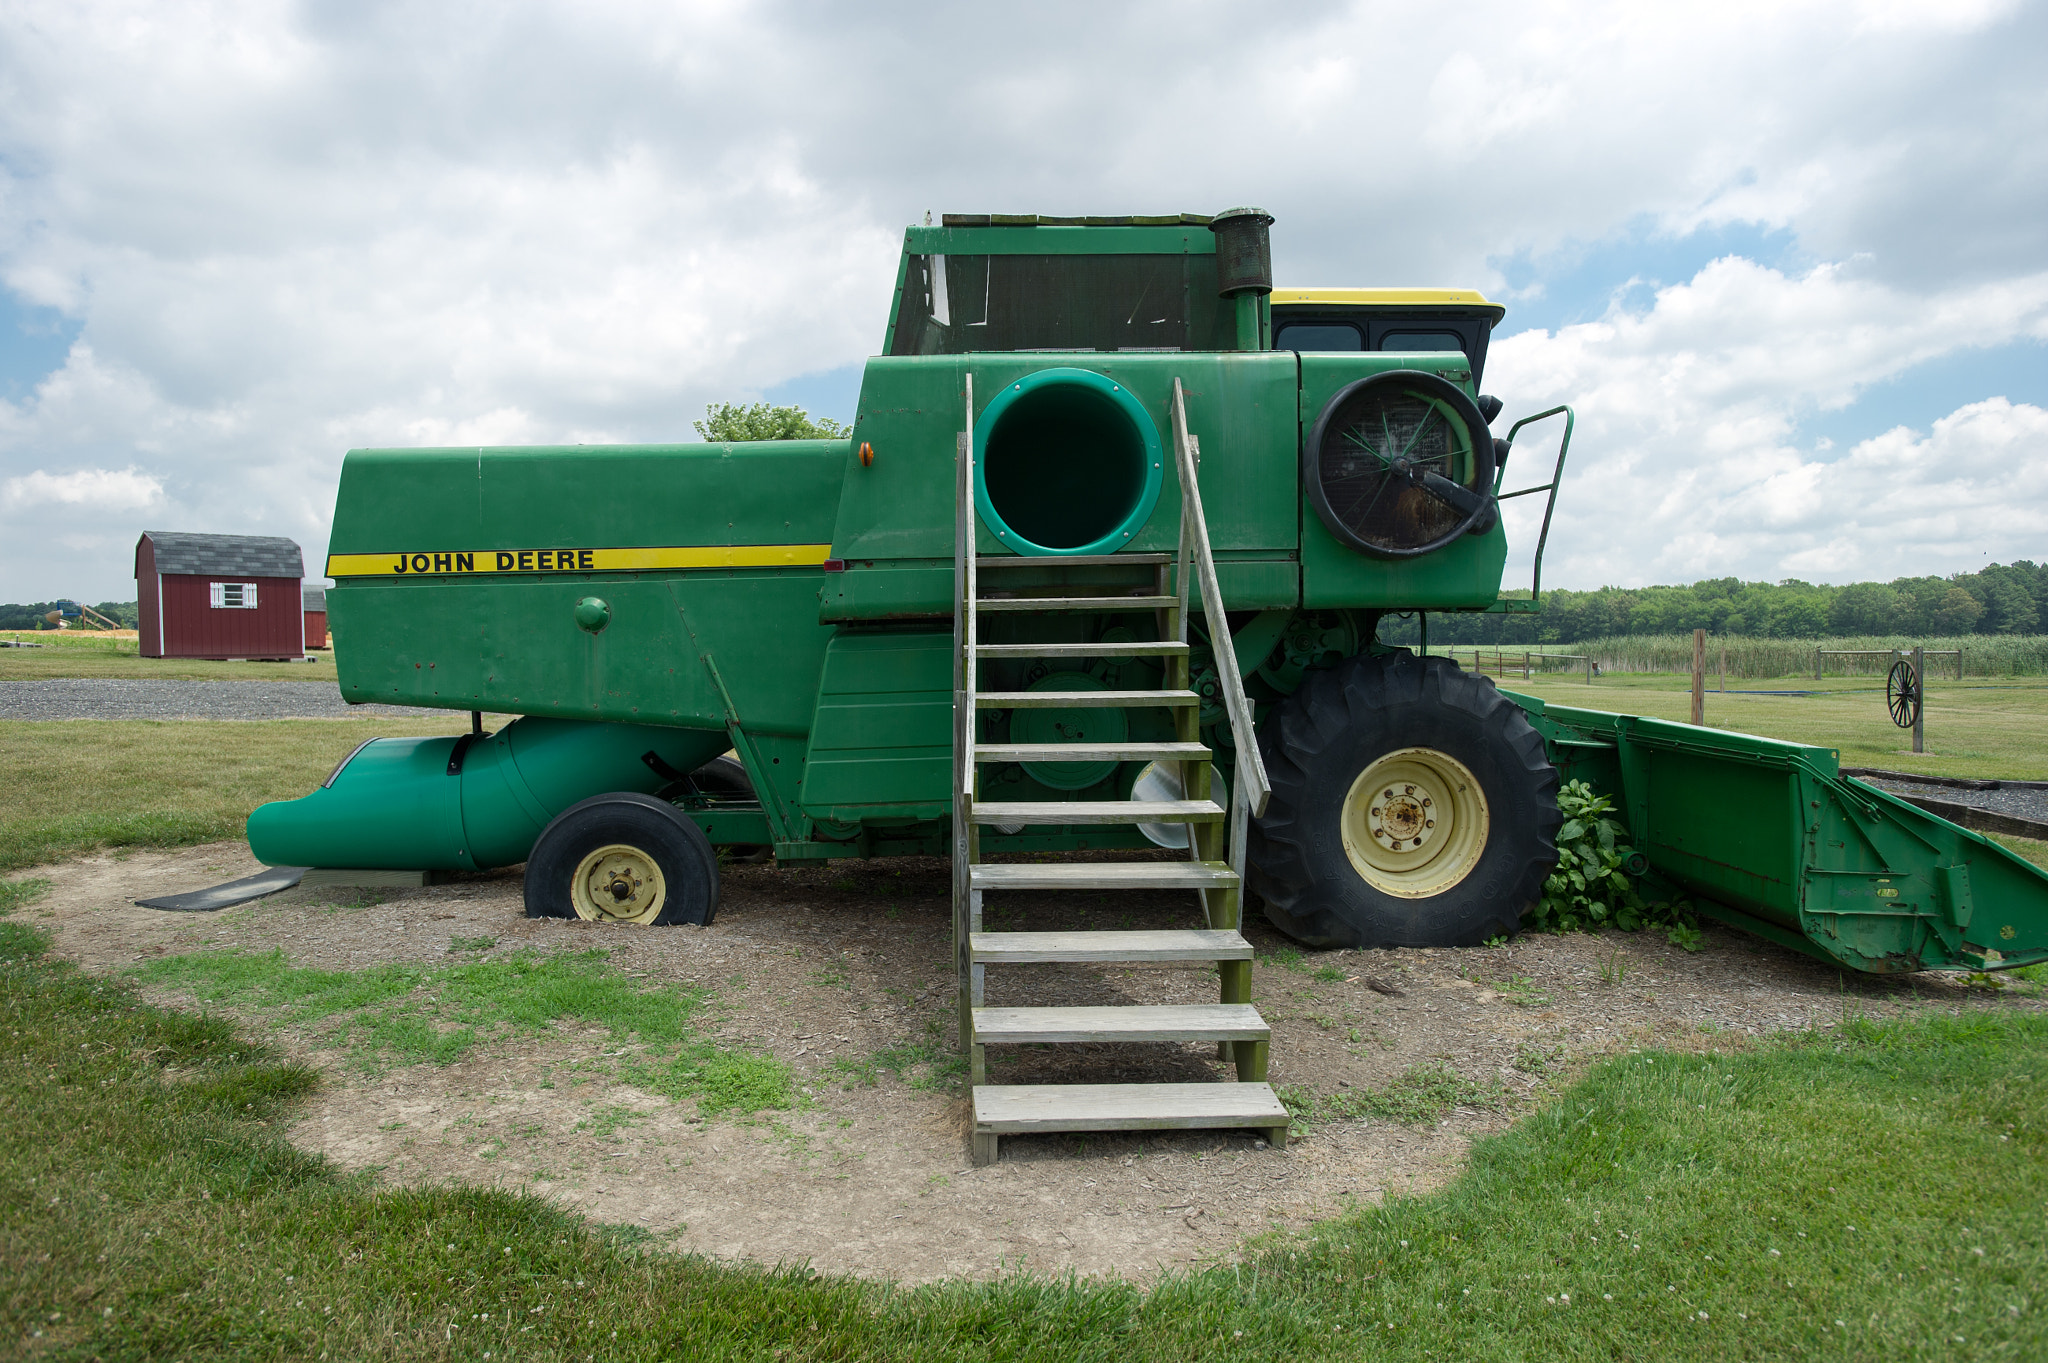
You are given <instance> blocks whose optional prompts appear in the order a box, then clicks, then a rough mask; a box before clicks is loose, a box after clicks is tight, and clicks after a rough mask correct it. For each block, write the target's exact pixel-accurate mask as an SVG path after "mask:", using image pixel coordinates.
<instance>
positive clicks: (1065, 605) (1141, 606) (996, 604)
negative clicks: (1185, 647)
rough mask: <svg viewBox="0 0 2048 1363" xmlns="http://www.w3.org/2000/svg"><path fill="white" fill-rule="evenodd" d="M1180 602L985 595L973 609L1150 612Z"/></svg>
mask: <svg viewBox="0 0 2048 1363" xmlns="http://www.w3.org/2000/svg"><path fill="white" fill-rule="evenodd" d="M1177 604H1179V603H1178V602H1177V601H1176V600H1175V599H1174V598H1173V597H1170V596H984V597H981V598H980V599H979V600H977V601H976V602H975V603H974V608H975V609H976V610H978V611H980V612H981V613H982V614H984V615H989V614H993V613H995V612H997V611H1149V610H1163V609H1165V608H1166V607H1168V606H1173V605H1177Z"/></svg>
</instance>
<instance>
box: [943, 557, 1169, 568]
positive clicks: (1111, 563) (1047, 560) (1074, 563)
mask: <svg viewBox="0 0 2048 1363" xmlns="http://www.w3.org/2000/svg"><path fill="white" fill-rule="evenodd" d="M1171 562H1173V555H1172V554H976V555H975V556H974V566H975V567H977V568H1110V567H1126V566H1128V567H1146V568H1156V567H1158V566H1159V565H1160V564H1162V563H1171Z"/></svg>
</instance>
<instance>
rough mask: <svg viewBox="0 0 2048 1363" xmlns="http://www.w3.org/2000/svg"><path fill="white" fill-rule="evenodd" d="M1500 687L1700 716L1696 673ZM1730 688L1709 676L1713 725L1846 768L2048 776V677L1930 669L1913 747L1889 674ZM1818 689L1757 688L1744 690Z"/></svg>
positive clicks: (1584, 703)
mask: <svg viewBox="0 0 2048 1363" xmlns="http://www.w3.org/2000/svg"><path fill="white" fill-rule="evenodd" d="M1500 686H1501V689H1503V690H1506V691H1520V692H1522V693H1523V694H1525V695H1531V696H1539V697H1541V698H1542V699H1543V700H1545V701H1548V702H1551V703H1553V704H1557V705H1571V706H1576V707H1578V708H1580V709H1585V710H1607V711H1610V712H1614V713H1618V714H1625V715H1648V716H1650V717H1651V718H1653V719H1668V720H1673V721H1676V722H1678V723H1685V722H1688V721H1689V720H1690V719H1691V717H1692V678H1691V677H1689V676H1686V675H1682V674H1680V675H1672V674H1645V673H1623V674H1617V675H1614V676H1609V677H1602V678H1600V679H1599V680H1598V681H1596V682H1594V683H1593V684H1592V685H1590V686H1588V685H1587V684H1586V682H1585V679H1584V678H1583V677H1577V676H1572V675H1564V676H1558V675H1552V676H1547V677H1536V678H1532V679H1531V680H1529V681H1523V680H1522V679H1521V678H1520V677H1519V676H1510V677H1506V678H1503V679H1501V680H1500ZM1728 686H1729V689H1728V690H1727V691H1726V692H1721V691H1716V690H1714V689H1713V687H1714V677H1713V674H1712V673H1711V672H1710V673H1709V674H1708V677H1707V687H1708V690H1707V695H1706V721H1707V727H1709V728H1712V729H1731V730H1734V731H1735V732H1737V733H1745V734H1758V735H1760V736H1762V737H1764V738H1779V739H1784V740H1785V741H1787V742H1790V743H1808V744H1812V745H1814V746H1816V747H1823V748H1834V749H1836V750H1837V751H1839V752H1840V753H1841V755H1842V765H1843V766H1845V767H1877V768H1881V769H1883V770H1886V771H1904V772H1914V773H1917V774H1920V775H1923V776H1956V777H1968V778H1971V779H1978V780H1982V779H1997V778H2001V777H2002V778H2005V779H2007V780H2018V781H2048V677H2012V678H2006V677H1994V678H1983V677H1972V678H1970V679H1968V680H1966V681H1963V682H1954V681H1948V680H1944V679H1940V678H1937V677H1930V678H1929V679H1928V682H1927V701H1926V705H1925V707H1924V712H1925V718H1924V726H1923V727H1924V729H1925V732H1926V740H1927V751H1926V752H1924V753H1916V752H1914V751H1913V735H1912V731H1911V730H1908V729H1901V728H1899V727H1898V726H1897V725H1895V724H1893V723H1892V719H1891V712H1890V711H1889V710H1888V709H1887V708H1886V706H1885V694H1884V678H1882V677H1855V678H1843V677H1830V678H1828V679H1827V680H1826V681H1822V682H1816V681H1814V680H1812V679H1811V678H1799V677H1780V678H1777V679H1774V680H1767V681H1746V682H1745V681H1737V680H1735V679H1733V678H1730V679H1729V682H1728ZM1806 690H1818V691H1819V692H1820V693H1821V694H1819V695H1810V696H1807V695H1793V694H1785V695H1756V694H1750V695H1745V694H1742V692H1744V691H1751V692H1757V691H1782V692H1795V691H1806Z"/></svg>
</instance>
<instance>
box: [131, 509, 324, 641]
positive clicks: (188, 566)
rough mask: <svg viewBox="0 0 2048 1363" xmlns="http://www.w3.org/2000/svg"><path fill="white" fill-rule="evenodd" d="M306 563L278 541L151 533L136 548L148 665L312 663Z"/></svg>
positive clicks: (290, 546) (140, 624) (292, 545)
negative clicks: (165, 661) (303, 584)
mask: <svg viewBox="0 0 2048 1363" xmlns="http://www.w3.org/2000/svg"><path fill="white" fill-rule="evenodd" d="M305 575H306V564H305V558H304V557H303V556H302V555H301V554H300V553H299V546H298V545H297V544H296V543H294V542H293V541H291V540H288V539H282V538H279V537H277V536H274V535H193V534H185V533H182V532H179V531H169V530H149V531H145V532H143V536H142V539H141V540H140V541H138V542H137V543H136V546H135V588H136V598H135V599H136V603H137V608H138V609H137V614H138V616H139V620H138V629H137V631H136V632H137V633H138V634H139V635H140V636H141V643H142V656H143V657H145V658H234V659H240V658H258V659H285V658H303V657H305V656H306V622H305V616H304V613H303V607H302V605H301V603H300V600H299V583H300V581H301V580H302V579H303V578H304V577H305Z"/></svg>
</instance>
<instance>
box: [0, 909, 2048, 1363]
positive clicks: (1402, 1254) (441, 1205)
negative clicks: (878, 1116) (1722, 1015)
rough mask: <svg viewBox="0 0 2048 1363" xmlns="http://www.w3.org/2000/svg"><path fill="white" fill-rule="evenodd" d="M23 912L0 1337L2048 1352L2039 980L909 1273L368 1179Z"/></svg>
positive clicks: (877, 1351)
mask: <svg viewBox="0 0 2048 1363" xmlns="http://www.w3.org/2000/svg"><path fill="white" fill-rule="evenodd" d="M43 944H44V943H43V939H42V937H41V935H40V934H39V933H37V932H36V931H35V930H34V929H31V928H28V927H25V926H22V925H19V924H14V923H7V922H0V1026H4V1027H5V1028H6V1029H7V1033H8V1045H7V1048H6V1050H5V1052H4V1053H0V1210H4V1215H0V1339H5V1340H7V1341H9V1342H8V1344H7V1348H8V1350H9V1351H10V1353H11V1354H12V1355H13V1356H15V1357H22V1358H40V1357H49V1358H79V1359H84V1358H94V1357H98V1358H108V1359H113V1358H136V1359H140V1358H212V1359H242V1358H249V1359H258V1358H262V1359H269V1358H307V1359H312V1358H317V1357H319V1356H321V1355H322V1354H325V1355H327V1356H328V1357H330V1358H336V1359H341V1358H348V1359H362V1358H441V1357H448V1358H465V1359H470V1358H484V1357H490V1358H494V1359H514V1358H517V1359H526V1358H548V1359H555V1358H603V1359H640V1358H647V1359H654V1358H662V1359H667V1358H683V1357H688V1358H692V1359H696V1358H707V1359H715V1358H768V1357H774V1358H800V1359H870V1358H872V1359H985V1358H1017V1359H1024V1358H1046V1359H1060V1360H1078V1359H1115V1360H1127V1359H1175V1360H1178V1359H1188V1358H1196V1357H1201V1358H1218V1359H1273V1358H1288V1359H1300V1358H1354V1357H1375V1358H1378V1357H1385V1358H1427V1357H1437V1358H1452V1357H1455V1358H1508V1359H1521V1358H1527V1359H1603V1360H1604V1359H1616V1358H1681V1357H1683V1358H1715V1359H1723V1358H1726V1359H1774V1358H1785V1357H1793V1356H1808V1355H1812V1356H1819V1357H1840V1358H1873V1359H1874V1358H1885V1359H1895V1358H1896V1359H1917V1358H1935V1357H1939V1358H1944V1359H1980V1358H1981V1359H2009V1358H2038V1357H2042V1356H2044V1354H2048V1301H2044V1299H2043V1294H2042V1291H2041V1284H2042V1283H2043V1282H2048V1236H2044V1227H2043V1215H2042V1210H2043V1206H2044V1204H2048V1016H2044V1015H2043V1014H2042V1013H2041V1012H2039V1011H2038V1010H2028V1009H2022V1008H2011V1007H2007V1008H1984V1009H1970V1010H1966V1011H1964V1012H1962V1013H1961V1014H1960V1015H1947V1014H1943V1015H1921V1016H1919V1017H1917V1018H1915V1019H1914V1020H1911V1021H1901V1022H1896V1023H1885V1024H1876V1023H1871V1022H1865V1021H1860V1020H1857V1019H1856V1018H1854V1017H1853V1016H1851V1017H1847V1018H1845V1019H1844V1020H1843V1022H1842V1023H1841V1025H1838V1026H1836V1027H1834V1028H1832V1029H1829V1030H1821V1031H1817V1032H1815V1033H1812V1034H1808V1035H1801V1036H1796V1037H1788V1038H1784V1039H1781V1040H1777V1041H1773V1042H1769V1043H1763V1044H1757V1045H1754V1046H1751V1047H1750V1048H1748V1049H1746V1050H1742V1051H1738V1052H1736V1053H1734V1054H1727V1055H1699V1054H1673V1053H1665V1052H1657V1051H1644V1052H1640V1053H1631V1054H1628V1055H1622V1056H1617V1057H1614V1058H1612V1059H1610V1060H1607V1061H1604V1062H1602V1063H1601V1064H1599V1065H1597V1066H1596V1067H1595V1068H1594V1069H1593V1070H1592V1071H1591V1072H1590V1073H1589V1074H1588V1075H1587V1076H1586V1077H1585V1078H1584V1079H1583V1080H1581V1081H1580V1082H1578V1083H1576V1084H1574V1085H1573V1086H1571V1087H1570V1088H1569V1089H1567V1090H1566V1091H1564V1092H1563V1093H1561V1094H1559V1095H1556V1096H1555V1097H1554V1098H1553V1099H1552V1100H1551V1101H1550V1102H1549V1103H1548V1104H1547V1105H1546V1106H1544V1107H1543V1108H1542V1110H1540V1111H1538V1112H1537V1113H1536V1114H1534V1115H1533V1116H1531V1117H1530V1118H1528V1119H1527V1120H1525V1121H1523V1122H1522V1123H1521V1124H1519V1125H1518V1126H1516V1127H1515V1128H1513V1129H1512V1130H1509V1131H1507V1132H1505V1133H1503V1134H1500V1135H1497V1136H1492V1137H1488V1138H1486V1139H1484V1140H1482V1141H1480V1142H1478V1143H1477V1144H1476V1146H1475V1147H1474V1150H1473V1152H1472V1159H1471V1163H1470V1166H1469V1167H1468V1168H1467V1170H1466V1171H1465V1173H1464V1174H1462V1175H1461V1176H1460V1177H1459V1178H1458V1179H1457V1180H1456V1181H1455V1182H1454V1183H1453V1184H1452V1185H1451V1186H1450V1187H1449V1188H1447V1189H1445V1190H1443V1191H1441V1192H1439V1193H1436V1194H1432V1195H1430V1196H1426V1197H1418V1198H1412V1199H1394V1200H1391V1201H1389V1202H1388V1203H1387V1204H1385V1205H1384V1206H1381V1207H1361V1208H1359V1209H1357V1210H1355V1211H1353V1212H1351V1213H1349V1214H1346V1215H1343V1216H1340V1217H1338V1218H1336V1219H1334V1220H1332V1221H1329V1222H1326V1223H1324V1224H1323V1225H1322V1226H1320V1227H1319V1228H1317V1230H1316V1231H1315V1232H1314V1233H1313V1234H1311V1235H1308V1236H1305V1237H1301V1238H1299V1239H1293V1240H1288V1241H1285V1242H1281V1243H1275V1244H1272V1245H1269V1246H1267V1247H1264V1248H1262V1249H1259V1250H1257V1251H1256V1252H1254V1253H1252V1254H1251V1255H1250V1256H1249V1257H1248V1258H1247V1259H1246V1260H1245V1261H1244V1262H1243V1263H1242V1264H1239V1265H1229V1266H1223V1267H1218V1268H1212V1269H1209V1270H1206V1271H1202V1272H1196V1273H1193V1274H1188V1275H1183V1276H1172V1277H1167V1278H1165V1279H1162V1280H1160V1281H1159V1282H1158V1283H1157V1284H1155V1285H1154V1286H1153V1288H1152V1289H1151V1290H1150V1291H1141V1290H1140V1289H1138V1288H1136V1287H1133V1286H1130V1285H1126V1284H1120V1283H1100V1282H1089V1281H1062V1280H1048V1279H1043V1278H1030V1277H1013V1278H1008V1279H1004V1280H1001V1281H998V1282H994V1283H969V1282H949V1283H942V1284H938V1285H934V1286H930V1287H924V1288H918V1289H899V1288H894V1287H891V1286H889V1285H886V1284H878V1283H867V1282H860V1281H855V1280H851V1279H846V1278H827V1277H819V1276H814V1275H812V1274H810V1273H808V1272H806V1271H805V1270H803V1269H802V1268H801V1267H791V1268H782V1269H775V1270H771V1269H767V1268H764V1267H758V1266H729V1265H721V1264H717V1263H713V1262H711V1261H708V1260H704V1259H700V1258H694V1257H687V1256H679V1255H670V1254H664V1253H659V1252H654V1251H651V1250H649V1249H647V1248H646V1247H645V1246H644V1245H636V1244H635V1243H634V1237H633V1236H632V1235H631V1234H630V1233H622V1232H617V1231H613V1230H610V1229H607V1228H606V1227H603V1226H598V1225H593V1224H590V1223H588V1222H585V1221H583V1220H581V1219H580V1218H578V1217H576V1216H574V1215H572V1214H570V1213H568V1212H565V1211H562V1210H560V1209H557V1208H555V1207H553V1206H550V1205H549V1204H548V1203H546V1202H544V1201H542V1200H540V1199H538V1198H533V1197H530V1196H523V1195H518V1194H511V1193H504V1192H498V1191H492V1190H485V1189H477V1188H467V1189H464V1188H451V1187H439V1188H432V1187H419V1188H406V1189H383V1190H379V1189H374V1188H372V1187H371V1186H370V1184H369V1182H368V1181H367V1180H366V1179H364V1178H360V1177H348V1176H343V1175H340V1174H338V1173H337V1172H335V1171H334V1170H332V1169H331V1168H329V1167H328V1166H326V1165H325V1164H323V1163H322V1162H321V1161H320V1160H318V1159H317V1158H315V1157H313V1156H309V1155H305V1154H302V1153H300V1152H298V1151H296V1150H294V1149H293V1148H292V1147H291V1146H290V1145H289V1144H288V1143H287V1142H286V1141H285V1140H284V1138H283V1135H282V1130H281V1128H282V1126H283V1124H284V1123H285V1122H286V1121H287V1120H288V1118H289V1115H290V1112H291V1108H292V1103H293V1101H294V1099H295V1098H297V1097H298V1096H299V1095H301V1094H303V1093H305V1092H307V1091H308V1090H309V1089H310V1088H311V1087H312V1086H313V1085H314V1084H315V1083H317V1082H318V1080H317V1077H316V1076H315V1075H314V1074H313V1073H312V1072H311V1071H309V1070H307V1069H306V1068H304V1067H302V1066H298V1065H294V1064H289V1063H285V1062H283V1061H281V1060H280V1059H279V1058H278V1057H277V1056H276V1055H275V1054H273V1053H271V1052H270V1051H268V1050H266V1049H265V1048H264V1047H263V1046H262V1045H261V1044H260V1043H256V1042H252V1041H251V1040H249V1039H248V1038H247V1037H246V1036H243V1035H241V1034H239V1033H237V1032H236V1031H235V1030H234V1029H233V1028H232V1027H230V1026H229V1025H227V1024H226V1023H224V1022H222V1021H221V1020H219V1019H217V1018H208V1017H200V1016H194V1015H191V1014H188V1013H181V1012H178V1011H173V1010H166V1009H161V1008H155V1007H151V1006H147V1005H144V1004H142V1003H141V1002H140V1001H139V1000H138V999H137V998H136V996H135V995H134V994H133V993H132V992H131V990H130V989H129V987H128V986H126V985H123V984H120V983H115V982H110V981H106V980H96V979H94V978H92V977H90V976H87V975H84V974H83V973H81V972H79V971H78V970H76V969H75V968H73V967H71V966H70V965H68V964H66V963H63V962H58V961H53V960H50V959H48V958H47V957H45V956H43V955H42V948H43Z"/></svg>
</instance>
